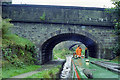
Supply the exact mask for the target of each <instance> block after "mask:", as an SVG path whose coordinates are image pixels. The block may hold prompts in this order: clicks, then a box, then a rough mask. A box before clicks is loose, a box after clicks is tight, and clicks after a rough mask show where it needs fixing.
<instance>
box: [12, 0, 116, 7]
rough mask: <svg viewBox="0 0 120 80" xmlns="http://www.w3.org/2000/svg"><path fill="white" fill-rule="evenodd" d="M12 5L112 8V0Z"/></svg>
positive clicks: (23, 0)
mask: <svg viewBox="0 0 120 80" xmlns="http://www.w3.org/2000/svg"><path fill="white" fill-rule="evenodd" d="M12 4H33V5H58V6H80V7H101V8H110V7H113V6H114V5H113V4H112V2H111V0H12Z"/></svg>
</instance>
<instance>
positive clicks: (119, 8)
mask: <svg viewBox="0 0 120 80" xmlns="http://www.w3.org/2000/svg"><path fill="white" fill-rule="evenodd" d="M113 4H114V5H115V7H114V9H115V11H114V12H115V13H117V18H118V19H115V20H114V22H115V26H114V29H115V33H116V34H117V35H118V43H117V44H116V46H115V47H114V53H116V55H119V54H120V1H117V0H113Z"/></svg>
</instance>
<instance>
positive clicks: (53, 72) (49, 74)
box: [27, 65, 62, 78]
mask: <svg viewBox="0 0 120 80" xmlns="http://www.w3.org/2000/svg"><path fill="white" fill-rule="evenodd" d="M61 67H62V66H61V65H58V66H56V67H53V68H51V69H48V70H47V69H46V70H44V71H41V72H38V73H36V74H33V75H32V76H29V77H27V78H58V76H57V74H58V73H59V71H60V68H61Z"/></svg>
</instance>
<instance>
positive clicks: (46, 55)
mask: <svg viewBox="0 0 120 80" xmlns="http://www.w3.org/2000/svg"><path fill="white" fill-rule="evenodd" d="M50 35H51V36H50ZM48 36H49V37H48ZM46 38H48V39H46V40H45V41H43V44H42V46H41V54H42V55H41V56H42V63H45V62H47V61H49V60H51V59H52V54H53V53H52V50H53V48H54V47H55V45H57V44H58V43H60V42H62V41H68V40H69V41H79V42H82V43H83V44H84V45H85V46H86V47H88V49H89V54H90V55H89V56H91V57H94V58H99V57H100V53H101V52H100V47H101V46H102V44H101V43H100V41H99V39H98V38H96V37H94V36H93V35H92V34H90V33H88V32H84V31H82V30H81V31H74V30H70V31H68V30H63V31H61V30H57V31H55V32H53V33H51V34H48V35H47V37H46Z"/></svg>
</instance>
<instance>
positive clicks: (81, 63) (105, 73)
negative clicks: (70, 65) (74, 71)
mask: <svg viewBox="0 0 120 80" xmlns="http://www.w3.org/2000/svg"><path fill="white" fill-rule="evenodd" d="M85 60H86V59H85V58H81V59H73V62H74V63H75V66H77V68H78V70H81V69H84V68H85V69H90V70H91V72H92V73H93V77H94V78H118V77H119V76H120V75H118V74H117V73H115V72H112V71H109V70H107V69H105V68H102V67H100V66H97V65H95V64H91V63H90V62H85ZM92 60H93V59H92ZM90 61H91V59H90ZM80 72H81V71H80Z"/></svg>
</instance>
